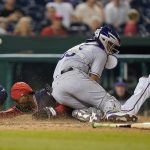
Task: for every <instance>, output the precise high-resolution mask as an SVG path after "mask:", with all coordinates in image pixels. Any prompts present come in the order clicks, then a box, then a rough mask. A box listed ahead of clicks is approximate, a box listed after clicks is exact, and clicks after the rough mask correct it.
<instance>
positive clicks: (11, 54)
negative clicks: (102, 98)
mask: <svg viewBox="0 0 150 150" xmlns="http://www.w3.org/2000/svg"><path fill="white" fill-rule="evenodd" d="M105 24H110V25H112V26H114V28H116V30H117V31H118V32H119V34H120V35H121V41H122V42H121V43H122V46H121V47H120V48H119V50H120V54H119V64H118V66H117V68H116V69H114V70H105V71H104V73H103V76H102V81H101V84H102V85H103V86H104V88H105V89H106V90H108V91H110V93H111V94H112V95H114V96H116V97H117V98H118V99H119V100H120V101H121V103H124V101H125V100H126V99H127V98H128V97H130V95H131V94H132V93H133V90H134V88H135V85H136V84H137V82H138V78H139V77H141V76H143V75H148V74H149V73H150V70H149V67H150V0H0V84H2V85H3V86H4V87H5V88H6V90H7V91H8V92H9V91H10V87H11V86H12V84H13V83H14V82H16V81H25V82H27V83H29V84H30V85H31V86H32V87H33V88H34V89H35V90H36V89H39V88H41V87H43V86H44V85H45V84H46V83H49V84H50V85H51V82H52V80H53V78H52V76H53V71H54V69H55V66H56V64H57V61H58V60H59V58H60V56H61V55H62V54H63V53H64V52H65V51H66V50H68V49H69V48H71V47H73V46H75V45H76V44H79V43H82V42H84V41H85V40H86V38H88V37H90V36H91V35H92V33H93V32H94V31H95V30H96V29H97V27H99V26H102V25H105ZM10 105H11V99H10V97H8V99H7V102H6V104H5V107H6V108H7V107H9V106H10ZM149 110H150V102H149V101H147V102H146V104H144V107H143V108H142V113H144V115H148V114H149Z"/></svg>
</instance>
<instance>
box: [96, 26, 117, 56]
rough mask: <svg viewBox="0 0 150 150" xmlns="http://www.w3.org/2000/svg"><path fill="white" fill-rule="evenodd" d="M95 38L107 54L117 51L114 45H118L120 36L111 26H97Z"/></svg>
mask: <svg viewBox="0 0 150 150" xmlns="http://www.w3.org/2000/svg"><path fill="white" fill-rule="evenodd" d="M94 38H95V40H96V41H97V42H98V43H99V44H102V45H103V46H104V48H105V50H106V52H107V53H108V54H110V53H111V54H112V53H114V52H113V50H115V53H119V51H118V50H116V49H114V46H120V37H119V35H118V33H117V32H116V31H115V29H114V28H113V27H112V26H103V27H100V28H98V29H97V30H96V31H95V33H94Z"/></svg>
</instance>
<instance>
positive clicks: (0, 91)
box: [0, 85, 7, 105]
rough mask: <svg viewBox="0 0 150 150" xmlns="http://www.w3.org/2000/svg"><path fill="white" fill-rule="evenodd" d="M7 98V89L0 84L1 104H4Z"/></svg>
mask: <svg viewBox="0 0 150 150" xmlns="http://www.w3.org/2000/svg"><path fill="white" fill-rule="evenodd" d="M6 99H7V92H6V90H5V89H4V88H3V87H2V86H1V85H0V105H3V104H4V102H5V101H6Z"/></svg>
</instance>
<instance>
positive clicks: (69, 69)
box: [61, 67, 73, 74]
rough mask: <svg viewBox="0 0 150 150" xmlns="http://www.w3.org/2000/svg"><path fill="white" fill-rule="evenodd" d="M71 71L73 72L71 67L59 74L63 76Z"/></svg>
mask: <svg viewBox="0 0 150 150" xmlns="http://www.w3.org/2000/svg"><path fill="white" fill-rule="evenodd" d="M72 70H73V68H72V67H70V68H67V69H64V70H62V71H61V74H64V73H66V72H69V71H72Z"/></svg>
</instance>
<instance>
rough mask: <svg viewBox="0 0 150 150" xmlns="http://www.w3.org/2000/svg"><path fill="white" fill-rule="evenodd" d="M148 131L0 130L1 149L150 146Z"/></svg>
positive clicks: (81, 149)
mask: <svg viewBox="0 0 150 150" xmlns="http://www.w3.org/2000/svg"><path fill="white" fill-rule="evenodd" d="M149 132H150V131H144V132H140V131H132V130H131V132H130V131H127V132H126V130H112V131H108V130H104V131H103V130H93V131H0V150H130V149H132V150H150V133H149Z"/></svg>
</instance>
